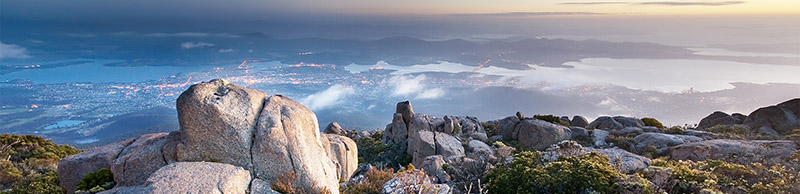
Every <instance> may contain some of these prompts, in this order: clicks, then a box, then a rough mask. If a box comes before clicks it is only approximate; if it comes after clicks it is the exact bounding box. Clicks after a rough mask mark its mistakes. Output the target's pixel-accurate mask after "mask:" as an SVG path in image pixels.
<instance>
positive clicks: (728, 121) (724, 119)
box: [696, 111, 742, 130]
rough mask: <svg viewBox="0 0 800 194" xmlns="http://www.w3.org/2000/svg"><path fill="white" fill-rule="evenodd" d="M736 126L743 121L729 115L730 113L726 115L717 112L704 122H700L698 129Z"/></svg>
mask: <svg viewBox="0 0 800 194" xmlns="http://www.w3.org/2000/svg"><path fill="white" fill-rule="evenodd" d="M735 124H742V120H739V119H737V118H735V117H733V116H731V115H729V114H728V113H724V112H722V111H716V112H714V113H711V114H710V115H708V116H706V117H705V118H703V119H702V120H700V123H699V124H697V128H696V129H697V130H703V129H708V128H711V127H713V126H717V125H727V126H733V125H735Z"/></svg>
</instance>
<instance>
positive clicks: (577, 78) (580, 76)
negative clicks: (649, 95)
mask: <svg viewBox="0 0 800 194" xmlns="http://www.w3.org/2000/svg"><path fill="white" fill-rule="evenodd" d="M564 65H567V66H571V67H573V68H554V67H542V66H534V65H531V66H530V67H531V68H530V69H528V70H512V69H506V68H501V67H494V66H492V67H487V68H479V67H473V66H466V65H463V64H458V63H450V62H440V63H433V64H427V65H412V66H396V65H391V64H388V63H386V62H383V61H381V62H378V63H377V64H375V65H355V64H352V65H348V66H345V69H346V70H348V71H350V72H352V73H357V72H363V71H366V70H369V69H389V70H396V71H395V72H393V74H398V75H403V74H416V73H426V72H428V73H429V72H445V73H461V72H474V73H481V74H486V75H497V76H504V77H509V78H511V77H519V78H521V80H523V81H524V83H527V84H531V85H534V84H541V83H543V84H545V85H547V87H545V89H563V88H568V87H577V86H581V85H587V84H598V83H604V84H612V85H619V86H625V87H628V88H631V89H639V90H653V91H660V92H681V91H686V90H690V89H693V90H695V91H704V92H707V91H716V90H723V89H731V88H733V85H731V84H730V83H733V82H748V83H757V84H766V83H790V84H800V78H798V77H797V75H800V66H780V65H766V64H751V63H741V62H730V61H713V60H693V59H610V58H587V59H581V60H580V62H568V63H565V64H564ZM522 87H525V86H522Z"/></svg>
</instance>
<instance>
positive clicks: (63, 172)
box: [58, 139, 134, 194]
mask: <svg viewBox="0 0 800 194" xmlns="http://www.w3.org/2000/svg"><path fill="white" fill-rule="evenodd" d="M133 141H134V139H128V140H124V141H120V142H116V143H112V144H109V145H106V146H103V147H97V148H93V149H90V150H88V151H84V152H81V153H78V154H75V155H71V156H67V157H65V158H63V159H61V161H59V162H58V182H59V186H61V188H62V189H64V191H66V192H67V193H68V194H71V193H74V192H75V189H77V188H78V183H79V182H80V181H81V180H82V179H83V177H84V176H86V175H87V174H89V173H92V172H95V171H97V170H100V169H101V168H111V166H112V165H113V164H114V160H115V159H116V158H117V156H118V155H119V153H120V152H122V150H123V149H125V147H127V146H128V145H130V144H131V143H133Z"/></svg>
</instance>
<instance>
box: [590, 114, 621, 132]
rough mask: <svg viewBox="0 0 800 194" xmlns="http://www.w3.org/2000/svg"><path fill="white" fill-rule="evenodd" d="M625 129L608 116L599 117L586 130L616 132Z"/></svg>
mask: <svg viewBox="0 0 800 194" xmlns="http://www.w3.org/2000/svg"><path fill="white" fill-rule="evenodd" d="M624 127H625V126H624V125H622V124H621V123H619V122H617V121H616V120H614V118H611V117H608V116H602V117H598V118H597V119H595V120H594V121H592V122H591V123H589V125H587V126H586V128H589V129H605V130H608V129H614V130H616V129H622V128H624Z"/></svg>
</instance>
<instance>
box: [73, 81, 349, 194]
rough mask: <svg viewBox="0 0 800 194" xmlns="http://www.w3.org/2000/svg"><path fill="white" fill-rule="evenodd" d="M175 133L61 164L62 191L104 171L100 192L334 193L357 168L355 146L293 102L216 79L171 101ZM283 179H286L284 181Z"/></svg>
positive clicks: (111, 147)
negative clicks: (110, 180)
mask: <svg viewBox="0 0 800 194" xmlns="http://www.w3.org/2000/svg"><path fill="white" fill-rule="evenodd" d="M176 107H177V111H178V120H179V123H180V129H179V130H178V131H175V132H172V133H168V134H167V133H156V134H145V135H142V136H140V137H138V138H134V139H129V140H124V141H121V142H117V143H113V144H110V145H106V146H103V147H98V148H94V149H91V150H88V151H85V152H82V153H79V154H76V155H72V156H69V157H66V158H64V159H62V160H61V161H60V162H59V164H58V177H59V180H60V184H61V187H62V188H63V189H64V190H65V191H66V192H67V193H73V192H74V191H75V189H76V187H77V184H78V182H80V180H81V179H82V177H84V176H86V175H87V174H89V173H91V172H94V171H97V170H99V169H101V168H109V169H111V171H112V173H113V174H114V181H115V182H116V186H115V188H114V189H112V190H109V191H105V192H106V193H120V194H123V193H273V192H274V191H272V190H271V188H270V185H271V184H272V183H274V182H276V181H277V180H279V179H283V180H284V181H289V182H291V183H292V185H294V186H295V187H296V189H302V190H307V191H317V192H318V191H322V190H327V191H329V192H330V193H339V180H346V179H347V178H349V177H350V175H351V174H352V173H353V171H355V170H356V167H357V165H358V149H357V148H356V144H355V142H354V141H353V140H351V139H350V138H348V137H345V136H340V135H336V134H323V133H320V130H319V126H318V124H317V118H316V115H315V114H314V113H313V112H311V110H309V109H308V108H306V107H305V106H303V105H301V104H300V103H297V102H295V101H294V100H292V99H289V98H286V97H283V96H280V95H273V96H268V95H267V94H266V93H264V92H262V91H258V90H255V89H252V88H246V87H242V86H237V85H234V84H230V83H228V82H227V81H225V80H221V79H216V80H211V81H208V82H203V83H199V84H196V85H193V86H191V87H189V89H187V90H186V91H185V92H183V93H182V94H181V95H180V97H178V100H177V106H176ZM287 179H289V180H287Z"/></svg>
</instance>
